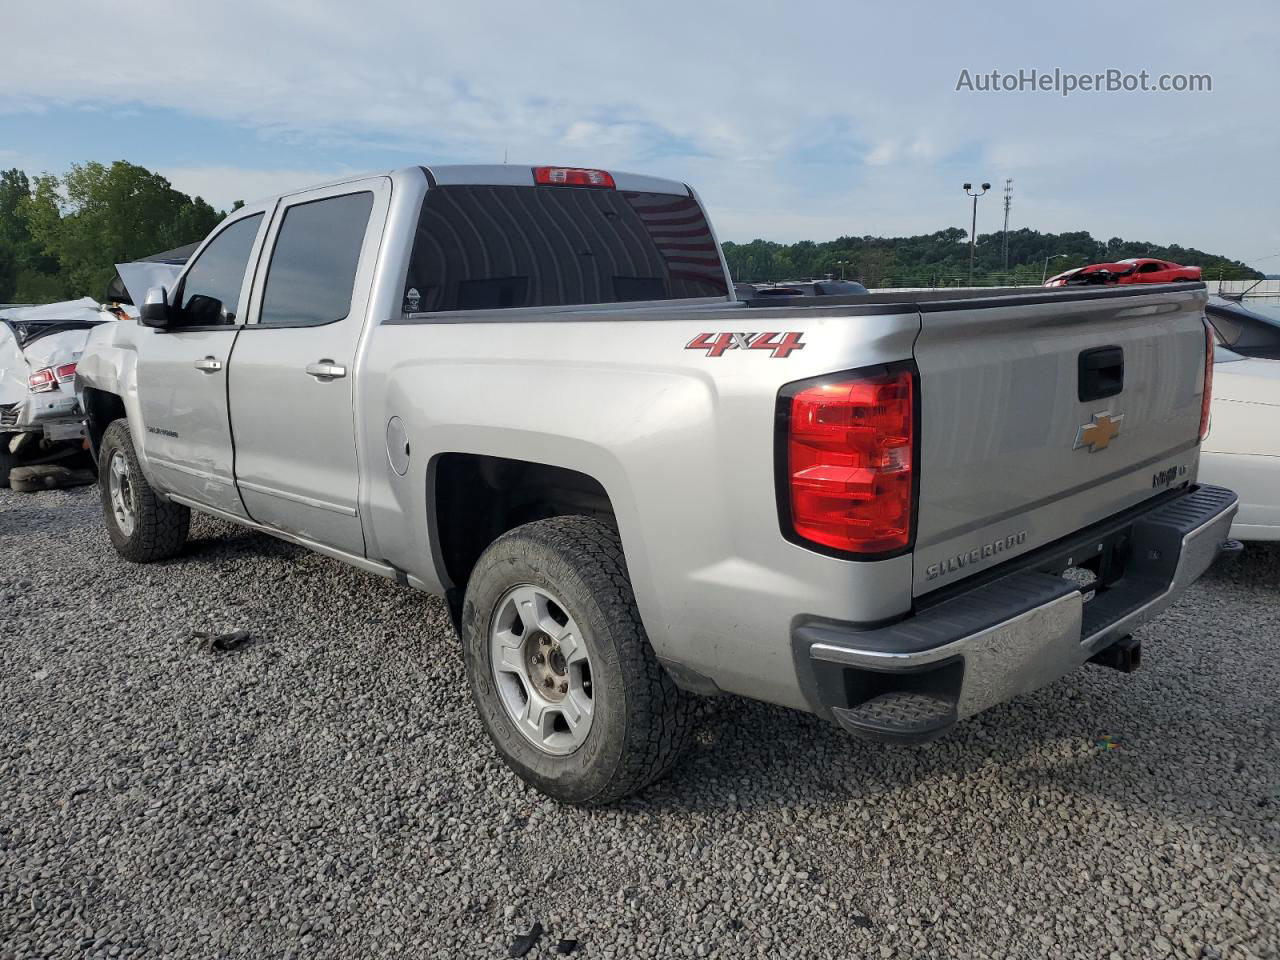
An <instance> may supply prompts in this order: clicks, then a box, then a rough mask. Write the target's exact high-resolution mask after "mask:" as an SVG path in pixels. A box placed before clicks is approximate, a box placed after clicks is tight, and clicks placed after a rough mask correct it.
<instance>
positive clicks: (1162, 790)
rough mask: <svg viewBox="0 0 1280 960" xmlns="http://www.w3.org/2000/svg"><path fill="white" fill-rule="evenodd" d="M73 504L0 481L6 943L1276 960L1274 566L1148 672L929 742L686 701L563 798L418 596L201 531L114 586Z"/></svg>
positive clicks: (1070, 685)
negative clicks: (605, 805) (230, 637)
mask: <svg viewBox="0 0 1280 960" xmlns="http://www.w3.org/2000/svg"><path fill="white" fill-rule="evenodd" d="M96 498H97V490H96V488H86V489H81V490H75V491H63V492H50V493H41V494H35V495H23V494H14V493H11V492H9V491H0V651H3V682H2V683H0V957H4V958H10V957H36V956H41V957H43V956H54V957H77V956H82V955H88V956H107V957H117V956H119V957H127V956H139V957H142V956H145V957H224V956H225V957H252V958H265V957H298V958H303V957H334V958H352V957H437V956H440V957H444V956H450V957H503V956H506V955H507V946H508V944H509V943H510V942H511V941H512V940H513V939H514V938H515V936H516V935H517V934H519V933H521V932H523V931H525V930H527V929H528V927H529V926H530V925H531V924H532V922H533V921H535V920H537V921H540V922H541V923H542V924H543V926H544V927H545V928H546V931H547V932H546V933H545V934H544V935H543V937H542V939H541V941H540V943H539V945H538V946H537V947H535V949H534V950H533V952H532V953H530V954H529V955H530V956H531V957H549V956H553V955H554V954H553V950H554V946H555V944H556V942H557V940H558V939H559V938H561V937H568V938H575V939H577V940H578V941H579V942H580V946H579V948H578V952H577V953H576V954H574V955H575V956H583V957H615V958H631V957H693V956H696V957H704V956H712V957H751V956H760V957H765V956H768V957H803V958H822V957H840V958H849V957H869V958H877V957H984V956H991V957H1039V956H1052V957H1084V958H1099V957H1115V958H1126V960H1127V958H1158V957H1164V956H1178V957H1199V956H1204V957H1223V958H1235V957H1240V958H1250V957H1262V958H1273V957H1277V956H1280V934H1278V932H1277V930H1278V928H1280V827H1278V825H1277V811H1280V708H1278V706H1277V696H1278V695H1280V605H1278V603H1277V600H1278V599H1280V550H1277V549H1275V548H1262V547H1254V548H1251V549H1250V550H1249V551H1248V553H1247V555H1246V558H1245V559H1244V560H1243V561H1241V563H1240V564H1239V565H1238V566H1236V567H1235V568H1234V569H1230V570H1225V571H1215V572H1214V573H1212V574H1211V575H1210V576H1209V577H1207V578H1206V579H1205V580H1204V581H1202V582H1201V583H1200V584H1199V585H1197V586H1196V587H1195V588H1194V589H1193V590H1192V591H1191V592H1190V593H1189V594H1188V596H1187V597H1186V598H1185V599H1184V600H1183V601H1182V602H1181V603H1180V604H1179V605H1178V606H1176V607H1175V608H1174V609H1172V610H1171V611H1170V612H1169V613H1167V614H1166V615H1165V616H1164V617H1163V618H1161V619H1160V620H1159V621H1157V622H1156V623H1154V624H1151V625H1150V626H1149V627H1147V628H1146V630H1144V632H1143V636H1144V639H1145V641H1146V644H1145V645H1146V648H1147V649H1146V650H1145V651H1144V653H1145V656H1146V664H1145V666H1144V667H1143V670H1142V671H1141V672H1139V673H1138V674H1136V675H1134V676H1131V677H1126V676H1122V675H1120V674H1118V673H1115V672H1113V671H1107V670H1102V669H1098V668H1086V669H1085V670H1083V671H1081V672H1079V673H1078V674H1076V675H1074V676H1072V677H1070V678H1068V679H1066V680H1064V681H1061V682H1059V683H1057V684H1055V685H1054V686H1052V687H1051V688H1049V689H1048V690H1044V691H1041V692H1040V693H1038V694H1036V695H1033V696H1028V697H1023V698H1021V699H1019V700H1018V701H1016V702H1015V703H1012V704H1009V705H1006V706H1004V707H1001V708H998V709H996V710H993V711H991V712H990V713H988V714H985V715H984V716H982V717H981V718H979V719H978V720H976V721H971V722H969V723H967V724H965V725H964V726H963V727H962V728H961V729H960V730H958V731H956V732H955V733H953V734H952V735H950V736H949V737H947V738H945V739H944V740H942V741H940V742H937V743H934V744H931V745H927V746H924V747H917V748H897V749H878V748H874V747H870V746H867V745H863V744H860V743H858V742H856V741H853V740H850V739H848V738H847V737H845V736H844V735H843V734H841V733H840V732H839V731H837V730H835V729H833V728H830V727H828V726H826V725H825V724H823V723H821V722H818V721H816V720H814V719H812V718H810V717H806V716H803V715H800V714H797V713H793V712H789V711H784V710H780V709H775V708H772V707H767V706H763V705H759V704H753V703H748V702H744V701H738V700H732V699H724V700H717V701H706V703H705V707H704V710H703V714H704V715H703V717H702V721H701V728H702V733H701V735H700V737H699V740H698V742H697V744H696V745H695V748H694V749H693V750H692V751H691V752H690V754H689V755H688V757H687V759H686V760H685V761H684V762H683V763H682V764H681V765H680V766H679V767H678V768H677V770H676V772H675V774H674V776H673V777H672V778H670V779H669V780H668V781H666V782H664V783H662V784H660V785H658V786H656V787H654V788H651V789H650V790H649V791H647V792H646V793H645V794H644V795H642V796H641V797H640V798H639V799H637V800H635V801H633V802H631V803H629V804H627V805H625V806H622V807H619V808H614V809H609V810H603V811H592V812H583V811H578V810H573V809H566V808H560V807H557V806H556V805H555V804H553V803H551V802H549V801H546V800H543V799H541V798H540V797H539V796H538V795H536V794H534V793H532V792H531V791H529V790H527V789H525V788H524V787H523V786H522V785H521V784H520V782H519V781H517V780H516V779H515V777H514V776H512V775H511V774H510V773H508V772H507V771H506V769H505V767H503V766H502V765H501V764H500V763H499V762H498V761H497V760H496V758H495V756H494V753H493V751H492V750H491V749H490V747H489V744H488V742H487V741H486V739H485V738H484V736H483V733H482V731H481V729H480V726H479V724H478V722H477V721H476V719H475V717H474V715H473V713H472V709H471V705H470V703H469V701H468V699H467V695H466V688H465V684H464V681H463V673H462V667H461V664H460V661H459V657H458V655H457V649H456V641H455V640H454V639H453V638H452V635H451V633H450V630H449V627H448V623H447V619H446V615H445V612H444V608H443V607H442V606H441V604H440V603H439V602H437V601H435V600H432V599H429V598H426V597H422V596H420V595H417V594H415V593H413V592H411V591H409V590H407V589H401V588H397V587H396V586H395V585H393V584H391V583H389V582H385V581H382V580H378V579H375V578H373V577H370V576H366V575H364V574H361V573H359V572H357V571H354V570H351V569H348V568H346V567H344V566H342V565H340V564H338V563H336V562H334V561H332V560H328V559H325V558H322V557H319V556H314V555H311V554H308V553H306V552H305V551H303V550H300V549H296V548H294V547H291V546H289V545H286V544H283V543H280V542H277V541H274V540H272V539H270V538H267V537H263V536H259V535H256V534H252V533H248V532H244V531H241V530H239V529H237V528H235V527H232V526H229V525H226V524H223V523H219V522H214V521H209V520H203V519H200V520H197V522H196V524H195V527H194V530H193V538H192V543H191V544H190V546H189V547H188V549H187V551H186V552H185V553H184V555H183V556H182V557H181V558H180V559H178V560H175V561H172V562H169V563H165V564H161V565H156V566H152V567H136V566H131V565H129V564H127V563H124V562H123V561H120V560H118V559H117V558H116V557H115V556H114V554H113V553H112V551H111V549H110V546H109V544H108V542H107V538H106V536H105V534H104V533H103V530H102V526H101V522H100V520H99V518H98V506H97V499H96ZM236 628H244V629H247V630H249V631H250V633H251V638H250V640H249V641H248V642H247V643H245V644H243V645H241V646H239V647H238V648H237V649H234V650H231V651H228V652H215V651H214V649H213V648H212V647H211V645H210V643H209V641H208V640H207V639H204V640H202V639H199V638H193V637H192V633H193V632H194V631H206V632H211V633H217V632H222V631H229V630H232V629H236ZM1104 737H1111V738H1113V739H1111V740H1110V741H1109V742H1110V743H1113V744H1115V745H1116V746H1115V749H1109V750H1108V749H1104V748H1103V747H1101V746H1099V745H1098V744H1099V742H1100V741H1102V740H1103V738H1104Z"/></svg>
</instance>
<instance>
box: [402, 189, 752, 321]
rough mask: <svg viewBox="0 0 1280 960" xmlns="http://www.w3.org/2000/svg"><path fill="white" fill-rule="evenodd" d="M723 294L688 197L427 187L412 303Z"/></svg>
mask: <svg viewBox="0 0 1280 960" xmlns="http://www.w3.org/2000/svg"><path fill="white" fill-rule="evenodd" d="M727 295H728V286H727V285H726V283H725V276H724V270H723V268H722V267H721V265H720V251H719V250H718V249H717V247H716V244H715V241H714V240H713V239H712V236H711V228H710V226H709V225H708V224H707V221H706V218H705V217H704V216H703V214H702V210H701V209H700V208H699V207H698V204H697V201H695V200H694V199H693V198H692V197H690V196H675V195H672V194H665V193H635V192H629V191H620V190H588V189H583V188H578V187H544V186H539V187H510V186H492V187H486V186H461V185H459V186H445V187H433V188H431V189H430V190H428V191H427V196H426V199H425V200H424V201H423V204H422V214H421V216H420V218H419V221H418V230H417V236H416V239H415V241H414V247H413V255H412V259H411V261H410V265H409V277H408V282H407V284H406V285H405V298H404V309H405V310H406V312H409V313H420V312H430V311H436V310H485V309H495V308H500V307H540V306H562V305H567V304H575V303H617V302H621V301H629V300H631V301H634V300H674V299H679V298H684V297H724V296H727Z"/></svg>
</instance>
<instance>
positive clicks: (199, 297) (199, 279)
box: [174, 213, 262, 327]
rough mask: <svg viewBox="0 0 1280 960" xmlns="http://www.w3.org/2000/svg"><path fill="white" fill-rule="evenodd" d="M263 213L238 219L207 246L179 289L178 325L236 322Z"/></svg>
mask: <svg viewBox="0 0 1280 960" xmlns="http://www.w3.org/2000/svg"><path fill="white" fill-rule="evenodd" d="M261 226H262V214H260V213H256V214H254V215H253V216H251V217H245V218H244V219H243V220H237V221H236V222H235V223H233V224H231V226H229V227H227V228H226V229H225V230H223V231H222V232H221V233H219V234H218V235H217V236H216V237H214V238H213V239H212V240H211V241H209V245H208V246H207V247H205V248H204V250H203V251H202V252H201V253H200V256H199V257H197V258H196V261H195V263H193V264H192V265H191V267H190V268H189V269H188V270H187V274H186V276H185V277H184V278H183V280H182V284H181V286H180V287H179V289H178V300H177V301H176V302H177V303H178V310H177V317H176V322H175V323H174V326H176V327H216V326H222V325H224V324H231V323H235V322H236V316H237V315H238V314H239V312H240V288H241V286H243V284H244V274H245V270H247V269H248V267H249V254H250V253H251V252H252V250H253V241H254V240H255V239H256V238H257V236H258V228H259V227H261Z"/></svg>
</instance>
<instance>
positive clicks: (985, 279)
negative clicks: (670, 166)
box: [724, 227, 1262, 287]
mask: <svg viewBox="0 0 1280 960" xmlns="http://www.w3.org/2000/svg"><path fill="white" fill-rule="evenodd" d="M1002 240H1003V237H1002V235H1001V234H1000V233H980V234H978V242H977V244H976V246H975V248H974V269H973V282H974V283H975V284H979V285H983V286H998V285H1004V284H1009V285H1015V284H1026V283H1040V282H1041V279H1042V277H1043V276H1044V275H1045V273H1046V272H1047V273H1048V274H1049V275H1050V276H1052V275H1053V274H1055V273H1061V272H1062V271H1063V270H1067V269H1070V268H1072V267H1082V266H1084V265H1085V264H1087V263H1100V262H1108V261H1115V260H1124V259H1127V258H1129V257H1155V258H1157V259H1159V260H1172V261H1173V262H1174V263H1180V264H1184V265H1186V266H1198V267H1201V268H1202V269H1203V271H1204V278H1205V279H1206V280H1219V279H1221V280H1240V279H1259V278H1261V277H1262V274H1261V273H1259V272H1258V271H1257V270H1254V269H1253V268H1252V267H1249V266H1247V265H1245V264H1243V263H1241V262H1240V261H1238V260H1232V259H1230V258H1229V257H1223V256H1219V255H1218V254H1213V253H1206V252H1205V251H1203V250H1197V249H1195V248H1194V247H1181V246H1178V245H1177V244H1157V243H1150V242H1148V241H1145V240H1123V239H1121V238H1120V237H1112V238H1111V239H1110V240H1106V241H1101V240H1095V239H1094V238H1093V237H1092V236H1091V235H1090V234H1089V233H1087V232H1085V231H1083V230H1081V231H1076V232H1072V233H1041V232H1040V231H1039V230H1031V229H1028V228H1026V227H1023V228H1021V229H1018V230H1010V231H1009V258H1008V267H1007V268H1006V267H1005V258H1004V253H1003V244H1002ZM968 241H969V234H968V231H966V230H962V229H961V228H959V227H948V228H947V229H945V230H939V231H937V232H936V233H930V234H922V235H919V236H914V237H872V236H865V237H853V236H848V237H840V238H839V239H837V240H831V241H828V242H825V243H815V242H813V241H812V240H801V241H799V242H798V243H791V244H783V243H773V242H771V241H769V240H752V241H751V242H750V243H732V242H726V243H725V244H724V253H725V259H726V260H727V261H728V263H729V271H730V273H732V275H733V278H734V279H735V280H742V281H746V282H752V283H760V282H769V281H774V280H800V279H804V278H812V277H826V276H834V277H844V278H845V279H849V280H861V281H862V282H863V283H865V284H866V285H867V286H869V287H926V286H966V285H967V284H968V282H969V242H968ZM1046 259H1047V262H1046Z"/></svg>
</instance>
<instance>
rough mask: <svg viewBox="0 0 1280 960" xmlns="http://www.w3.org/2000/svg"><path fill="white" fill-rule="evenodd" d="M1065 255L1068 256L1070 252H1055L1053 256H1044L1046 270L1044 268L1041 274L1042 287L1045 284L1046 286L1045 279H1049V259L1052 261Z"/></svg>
mask: <svg viewBox="0 0 1280 960" xmlns="http://www.w3.org/2000/svg"><path fill="white" fill-rule="evenodd" d="M1065 256H1068V254H1065V253H1055V254H1054V255H1053V256H1052V257H1045V258H1044V270H1043V272H1041V274H1040V286H1042V287H1043V286H1044V282H1045V280H1047V279H1049V261H1050V260H1057V259H1058V258H1059V257H1065Z"/></svg>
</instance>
